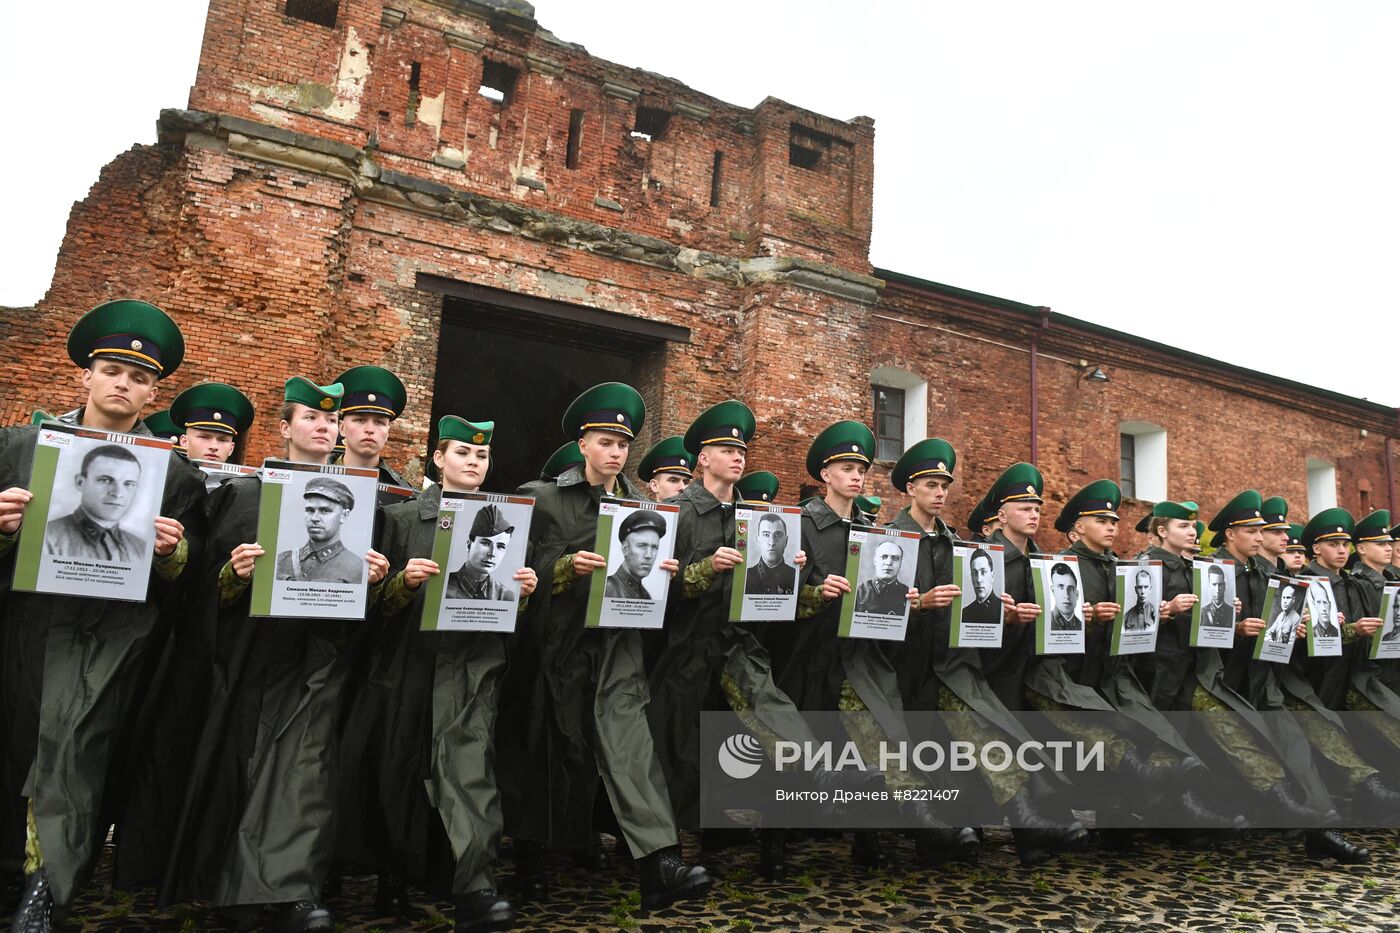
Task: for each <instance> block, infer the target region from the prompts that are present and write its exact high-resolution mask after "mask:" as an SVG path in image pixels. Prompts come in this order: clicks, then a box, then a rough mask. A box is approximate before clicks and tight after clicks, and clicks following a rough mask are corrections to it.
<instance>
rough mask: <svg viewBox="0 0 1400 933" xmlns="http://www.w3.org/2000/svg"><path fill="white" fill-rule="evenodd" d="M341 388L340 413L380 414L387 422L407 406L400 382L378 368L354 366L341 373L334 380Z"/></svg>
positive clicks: (405, 392)
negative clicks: (343, 389)
mask: <svg viewBox="0 0 1400 933" xmlns="http://www.w3.org/2000/svg"><path fill="white" fill-rule="evenodd" d="M335 381H336V382H337V383H339V384H340V385H342V386H344V387H345V397H344V398H342V399H341V400H340V413H341V414H342V415H353V414H355V413H356V412H358V413H360V414H367V415H384V416H386V417H387V418H389V419H391V420H392V419H394V418H397V417H398V416H399V415H401V414H403V407H404V405H406V404H407V403H408V390H407V389H405V388H404V386H403V382H402V381H401V380H400V379H399V377H398V376H395V375H394V374H393V373H391V372H389V370H387V369H385V368H383V367H382V366H356V367H354V368H353V369H347V370H346V371H345V372H343V373H341V374H340V376H339V377H337V378H336V380H335Z"/></svg>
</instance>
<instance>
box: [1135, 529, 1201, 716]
mask: <svg viewBox="0 0 1400 933" xmlns="http://www.w3.org/2000/svg"><path fill="white" fill-rule="evenodd" d="M1199 512H1200V506H1198V505H1197V504H1196V503H1194V502H1191V501H1186V502H1171V501H1164V502H1158V503H1157V504H1156V505H1154V506H1152V511H1150V512H1148V513H1147V514H1146V515H1145V516H1143V518H1142V520H1141V521H1140V522H1138V524H1137V530H1138V531H1142V532H1146V533H1147V549H1146V550H1145V551H1143V552H1142V553H1141V554H1139V555H1138V559H1139V560H1160V561H1161V562H1162V606H1161V610H1160V615H1159V617H1158V618H1159V621H1158V625H1157V647H1156V650H1155V651H1153V652H1152V653H1150V654H1142V655H1137V656H1136V657H1135V658H1134V659H1133V660H1134V661H1135V662H1137V663H1135V664H1134V669H1135V670H1136V671H1137V674H1138V678H1139V679H1140V680H1141V681H1142V684H1143V686H1144V687H1146V688H1147V690H1148V693H1149V694H1150V695H1151V697H1152V702H1153V705H1155V706H1156V707H1157V708H1158V709H1161V710H1170V709H1178V708H1180V705H1179V704H1181V703H1185V704H1186V708H1187V709H1190V705H1189V704H1190V699H1191V696H1192V693H1193V685H1194V683H1195V670H1196V656H1195V649H1193V648H1192V647H1191V640H1190V635H1191V629H1190V625H1182V624H1179V623H1180V621H1181V620H1182V619H1184V618H1186V617H1187V616H1189V614H1190V612H1191V607H1192V606H1194V605H1195V604H1196V597H1195V596H1194V595H1192V593H1191V589H1192V580H1191V557H1190V548H1191V546H1192V545H1193V544H1194V543H1195V541H1196V525H1195V522H1196V516H1197V515H1198V514H1199ZM1184 614H1185V615H1184ZM1174 620H1175V621H1174Z"/></svg>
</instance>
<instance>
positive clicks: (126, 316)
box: [68, 298, 185, 379]
mask: <svg viewBox="0 0 1400 933" xmlns="http://www.w3.org/2000/svg"><path fill="white" fill-rule="evenodd" d="M68 358H69V359H71V360H72V361H73V362H74V363H76V364H77V365H78V366H81V367H82V368H84V369H87V368H88V367H90V366H92V364H93V361H94V360H97V359H111V360H119V361H121V362H123V363H130V364H132V365H133V366H140V367H143V368H145V369H149V370H150V371H151V372H153V373H155V374H156V378H157V379H164V378H165V377H166V376H169V375H170V374H171V373H173V372H175V370H177V369H179V368H180V363H181V362H182V361H183V360H184V358H185V337H184V335H183V334H181V333H180V328H179V326H178V325H176V323H175V322H174V321H173V320H171V318H170V315H168V314H166V313H165V312H164V311H162V310H161V309H160V308H157V307H156V306H155V305H153V304H150V303H148V302H145V301H135V300H133V299H130V298H121V299H118V300H116V301H108V302H104V303H103V304H100V305H98V306H97V307H95V308H93V309H92V310H91V311H89V312H88V313H87V314H84V315H83V316H82V317H80V318H78V323H76V324H74V325H73V329H72V330H70V331H69V332H68Z"/></svg>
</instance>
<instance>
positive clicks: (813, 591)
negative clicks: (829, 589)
mask: <svg viewBox="0 0 1400 933" xmlns="http://www.w3.org/2000/svg"><path fill="white" fill-rule="evenodd" d="M825 605H826V600H825V599H824V598H822V588H821V587H819V586H804V587H802V589H800V590H798V591H797V617H798V618H799V619H810V618H811V617H812V616H814V615H816V614H817V613H819V612H821V611H822V608H823V607H824V606H825Z"/></svg>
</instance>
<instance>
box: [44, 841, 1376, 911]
mask: <svg viewBox="0 0 1400 933" xmlns="http://www.w3.org/2000/svg"><path fill="white" fill-rule="evenodd" d="M1348 837H1349V838H1351V839H1353V840H1356V841H1360V842H1364V843H1365V844H1367V845H1369V846H1370V847H1371V849H1372V861H1371V863H1370V864H1369V865H1360V866H1339V865H1337V864H1336V863H1334V862H1330V861H1328V862H1317V861H1310V860H1308V859H1307V858H1306V856H1305V855H1304V853H1303V847H1302V843H1301V841H1299V840H1296V839H1288V838H1286V837H1284V836H1283V835H1282V834H1280V833H1276V832H1267V831H1258V832H1251V833H1248V834H1246V835H1245V836H1243V837H1241V838H1239V839H1237V840H1233V841H1231V842H1229V843H1228V844H1223V845H1220V846H1217V847H1214V848H1209V849H1181V848H1174V847H1172V846H1170V845H1169V844H1167V843H1165V842H1163V841H1162V840H1160V839H1157V838H1155V837H1151V836H1142V837H1140V839H1141V845H1140V850H1139V851H1138V852H1136V853H1131V854H1123V853H1117V852H1113V851H1110V850H1107V849H1104V848H1101V847H1099V846H1096V845H1090V846H1089V847H1088V848H1086V849H1084V850H1083V851H1081V852H1078V853H1075V854H1073V855H1069V856H1062V857H1061V858H1059V859H1057V860H1056V861H1054V862H1051V863H1049V864H1048V865H1044V866H1041V867H1039V868H1036V869H1029V870H1027V869H1022V868H1020V867H1019V865H1018V863H1017V861H1016V856H1015V853H1014V852H1013V850H1012V848H1011V838H1010V834H1009V833H1007V832H1004V831H992V832H989V833H988V834H987V838H986V842H985V845H984V846H983V849H982V853H981V860H980V862H979V864H977V865H975V866H972V865H963V864H956V865H946V866H943V867H942V868H939V869H936V870H920V869H918V868H917V866H916V865H915V864H914V860H913V849H912V846H911V845H910V844H909V843H908V842H906V841H905V840H903V839H900V838H898V837H895V836H893V835H889V834H887V835H886V836H885V839H886V849H887V851H889V852H890V854H891V856H892V858H891V867H890V868H888V869H884V870H880V871H875V872H871V871H865V870H862V869H858V868H856V867H854V866H853V865H852V864H851V862H850V860H849V858H848V856H847V842H846V841H845V840H843V839H827V840H817V841H808V842H804V843H801V844H798V845H795V846H790V847H789V863H790V867H791V871H792V872H793V874H792V877H791V878H790V879H789V880H788V881H786V882H784V883H781V884H773V883H768V882H764V881H762V880H759V879H755V877H754V869H755V862H756V858H757V849H756V847H755V846H737V847H733V848H730V849H726V850H724V851H722V852H719V853H713V854H712V857H707V859H706V864H707V865H708V866H709V867H710V868H712V869H713V870H714V872H715V873H716V874H717V875H718V876H719V877H720V880H719V882H718V884H717V885H716V886H715V888H714V889H713V891H712V892H711V895H710V897H709V899H708V900H707V901H705V902H696V903H693V904H688V905H684V906H678V907H672V908H669V909H667V910H664V911H660V912H657V913H654V914H652V915H651V916H643V915H641V913H640V911H639V910H638V909H637V906H636V905H637V894H636V880H635V873H634V871H633V870H632V866H631V865H630V864H629V863H623V862H621V861H615V863H614V865H613V867H612V868H610V869H608V870H606V871H600V872H584V871H580V870H578V869H573V868H566V867H565V866H566V864H567V863H566V862H564V861H562V860H561V861H560V862H559V864H557V865H556V866H555V867H556V869H557V875H556V877H557V878H558V884H557V887H556V889H555V890H556V893H554V894H553V895H552V896H551V897H550V899H549V900H548V901H547V902H545V903H543V904H531V905H522V907H521V910H520V924H519V927H518V928H519V929H525V930H569V931H585V930H599V931H601V930H617V929H622V930H632V931H653V930H701V931H753V933H757V931H763V930H868V931H872V933H873V931H888V930H925V929H933V930H978V931H981V930H990V931H1016V930H1034V929H1039V930H1085V931H1096V933H1115V931H1152V933H1156V931H1168V930H1173V931H1174V930H1191V931H1211V933H1234V931H1249V933H1253V931H1269V933H1274V931H1277V933H1319V931H1327V930H1341V931H1372V930H1375V931H1400V902H1398V901H1397V898H1400V881H1397V880H1396V867H1397V866H1398V865H1400V831H1370V832H1363V833H1350V834H1348ZM688 842H689V843H693V842H694V840H688ZM687 848H688V849H691V850H693V848H694V846H693V845H688V846H687ZM510 870H511V866H510V863H509V859H508V858H507V859H506V862H505V865H504V866H503V871H502V878H503V881H504V882H505V884H504V886H505V887H508V886H509V873H510ZM566 872H567V874H566ZM106 873H107V860H105V859H104V863H103V866H102V867H101V868H100V870H99V874H98V877H97V878H96V879H95V881H94V883H93V885H92V888H91V890H90V892H89V894H88V895H87V896H86V897H85V898H84V899H83V900H82V901H81V902H80V904H79V906H78V909H77V911H76V912H75V915H74V916H73V918H72V919H70V921H69V923H68V924H67V926H66V927H65V929H67V930H81V931H103V933H110V931H136V930H183V931H195V930H218V929H224V927H223V926H221V924H220V923H219V922H218V921H217V920H216V918H215V917H214V915H213V914H212V913H211V912H210V911H208V910H207V909H205V908H202V907H200V906H197V905H185V906H181V907H178V908H175V909H172V910H168V911H158V910H156V909H154V907H153V905H152V895H151V893H150V892H137V893H136V894H134V895H133V894H127V893H124V892H112V891H110V890H108V889H107V880H106ZM373 899H374V881H373V879H372V878H358V877H352V878H348V879H346V883H345V888H344V893H343V894H342V895H341V896H338V897H334V898H330V899H329V904H330V906H331V907H332V908H333V909H334V910H335V912H336V917H337V919H338V921H339V928H340V929H342V930H346V931H357V933H373V931H386V933H387V931H389V930H432V929H441V930H450V929H451V924H450V922H449V920H448V919H447V918H449V917H450V916H451V914H450V907H449V905H447V904H442V903H433V902H432V901H431V900H429V899H423V900H419V901H417V903H418V904H419V906H420V907H421V908H422V909H423V910H424V915H423V916H422V917H421V918H419V919H417V920H415V921H403V920H391V919H386V918H375V917H372V916H369V914H370V913H372V910H371V909H370V907H369V905H370V904H372V903H373Z"/></svg>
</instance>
